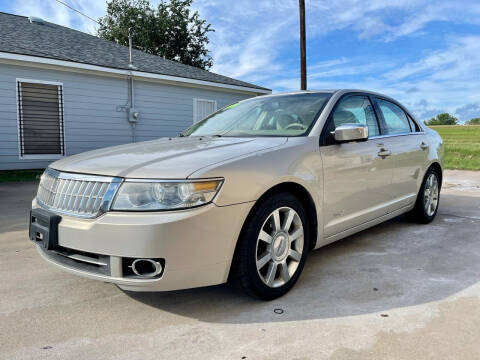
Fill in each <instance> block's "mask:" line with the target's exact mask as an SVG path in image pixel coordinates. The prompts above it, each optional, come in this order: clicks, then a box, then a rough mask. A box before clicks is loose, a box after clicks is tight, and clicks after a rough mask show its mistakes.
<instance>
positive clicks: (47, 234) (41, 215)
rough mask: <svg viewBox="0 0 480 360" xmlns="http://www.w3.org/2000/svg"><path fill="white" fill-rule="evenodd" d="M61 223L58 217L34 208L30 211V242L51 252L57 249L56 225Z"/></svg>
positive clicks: (60, 218)
mask: <svg viewBox="0 0 480 360" xmlns="http://www.w3.org/2000/svg"><path fill="white" fill-rule="evenodd" d="M60 221H62V217H61V216H60V215H57V214H54V213H52V212H51V211H48V210H45V209H42V208H36V209H32V210H31V211H30V226H29V237H30V240H32V241H33V242H35V243H36V244H38V245H40V246H41V247H43V248H44V249H45V250H53V249H55V248H56V247H58V224H59V223H60Z"/></svg>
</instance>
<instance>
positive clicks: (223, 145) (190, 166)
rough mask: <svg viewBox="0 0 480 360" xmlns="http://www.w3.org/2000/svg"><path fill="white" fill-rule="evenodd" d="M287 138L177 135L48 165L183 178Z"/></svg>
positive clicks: (79, 170) (99, 172)
mask: <svg viewBox="0 0 480 360" xmlns="http://www.w3.org/2000/svg"><path fill="white" fill-rule="evenodd" d="M286 141H287V139H286V138H275V137H263V138H233V137H177V138H162V139H158V140H153V141H146V142H140V143H135V144H126V145H120V146H114V147H109V148H104V149H99V150H93V151H88V152H85V153H82V154H77V155H73V156H69V157H67V158H64V159H61V160H58V161H55V162H54V163H53V164H51V165H50V167H51V168H53V169H56V170H59V171H66V172H75V173H84V174H96V175H106V176H118V177H130V178H148V179H154V178H157V179H184V178H187V177H188V176H189V175H190V174H192V173H193V172H195V171H198V170H200V169H201V168H203V167H206V166H211V165H214V164H216V163H219V162H222V161H225V160H229V159H232V158H235V157H239V156H243V155H246V154H251V153H255V152H257V151H261V150H264V149H268V148H272V147H276V146H279V145H282V144H284V143H285V142H286Z"/></svg>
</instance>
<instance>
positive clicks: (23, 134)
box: [17, 81, 65, 157]
mask: <svg viewBox="0 0 480 360" xmlns="http://www.w3.org/2000/svg"><path fill="white" fill-rule="evenodd" d="M62 90H63V89H62V85H61V84H51V83H40V82H28V81H17V91H18V94H17V96H18V124H19V140H20V156H21V157H48V156H52V157H60V156H63V155H65V146H64V120H63V91H62Z"/></svg>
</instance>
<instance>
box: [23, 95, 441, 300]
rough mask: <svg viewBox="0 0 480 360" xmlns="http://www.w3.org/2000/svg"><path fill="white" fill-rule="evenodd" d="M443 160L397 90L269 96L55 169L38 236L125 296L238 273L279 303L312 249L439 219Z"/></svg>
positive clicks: (33, 226) (254, 291) (35, 229)
mask: <svg viewBox="0 0 480 360" xmlns="http://www.w3.org/2000/svg"><path fill="white" fill-rule="evenodd" d="M442 162H443V145H442V139H441V138H440V136H439V135H438V134H437V133H436V132H435V131H433V130H431V129H429V128H428V127H426V126H425V125H424V124H423V123H421V122H419V121H417V120H416V119H415V118H414V116H413V115H412V114H411V113H410V112H409V111H408V110H407V109H406V108H405V107H403V106H402V105H401V104H399V103H398V102H397V101H395V100H393V99H391V98H389V97H387V96H383V95H380V94H377V93H373V92H367V91H359V90H337V91H312V92H298V93H287V94H277V95H267V96H261V97H256V98H251V99H247V100H244V101H240V102H238V103H235V104H232V105H230V106H227V107H225V108H223V109H221V110H219V111H217V112H216V113H214V114H212V115H210V116H208V117H207V118H205V119H204V120H202V121H200V122H198V123H196V124H194V125H193V126H191V127H190V128H188V129H187V130H185V131H184V132H183V133H182V134H180V136H178V137H174V138H161V139H158V140H153V141H148V142H141V143H134V144H127V145H121V146H116V147H110V148H106V149H100V150H94V151H90V152H86V153H83V154H78V155H74V156H70V157H67V158H63V159H61V160H59V161H56V162H54V163H52V164H51V165H50V166H49V167H48V168H47V169H46V170H45V172H44V174H43V175H42V177H41V181H40V186H39V188H38V194H37V196H36V197H35V199H34V200H33V203H32V212H31V217H30V239H31V240H33V241H34V242H35V244H36V245H37V248H38V251H39V253H40V254H41V256H42V257H43V258H44V259H45V260H47V261H48V262H50V263H52V264H54V265H56V266H58V267H60V268H61V269H63V270H66V271H69V272H71V273H73V274H77V275H81V276H85V277H88V278H91V279H96V280H101V281H105V282H111V283H115V284H117V285H118V286H119V287H120V288H121V289H124V290H130V291H166V290H176V289H185V288H194V287H199V286H207V285H214V284H221V283H225V282H227V281H233V282H235V283H237V284H239V285H240V287H241V288H242V289H243V290H244V291H245V292H246V293H247V294H249V295H252V296H255V297H257V298H260V299H264V300H269V299H274V298H277V297H279V296H281V295H283V294H285V293H286V292H287V291H288V290H289V289H290V288H292V286H293V285H294V284H295V282H296V281H297V280H298V278H299V276H300V273H301V272H302V269H303V267H304V264H305V261H306V258H307V255H308V253H309V252H310V251H311V250H313V249H317V248H320V247H322V246H325V245H326V244H329V243H331V242H333V241H336V240H339V239H342V238H345V237H347V236H349V235H352V234H354V233H356V232H358V231H361V230H364V229H366V228H369V227H371V226H373V225H376V224H379V223H381V222H383V221H386V220H388V219H391V218H393V217H396V216H398V215H401V214H403V213H407V214H408V216H409V217H410V218H411V219H413V220H415V221H417V222H420V223H429V222H431V221H432V220H433V219H434V217H435V215H436V213H437V209H438V204H439V197H440V188H441V184H442Z"/></svg>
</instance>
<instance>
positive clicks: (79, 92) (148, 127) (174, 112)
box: [0, 64, 249, 170]
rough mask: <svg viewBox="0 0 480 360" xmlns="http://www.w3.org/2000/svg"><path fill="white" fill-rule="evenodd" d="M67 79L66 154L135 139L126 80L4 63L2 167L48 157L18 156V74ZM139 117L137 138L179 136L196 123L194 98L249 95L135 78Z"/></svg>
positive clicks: (222, 100)
mask: <svg viewBox="0 0 480 360" xmlns="http://www.w3.org/2000/svg"><path fill="white" fill-rule="evenodd" d="M17 78H23V79H33V80H45V81H53V82H60V83H63V96H64V121H65V149H66V152H67V155H73V154H77V153H80V152H84V151H88V150H93V149H98V148H102V147H107V146H114V145H119V144H124V143H128V142H131V141H132V127H131V125H130V124H129V123H128V121H127V114H126V113H125V112H124V111H117V108H118V107H119V106H125V104H126V103H127V100H128V80H127V79H126V78H113V77H112V78H111V77H103V76H97V75H87V74H79V73H69V72H65V71H54V70H48V69H35V68H30V67H22V66H15V65H6V64H0V109H1V111H0V170H5V169H28V168H43V167H46V166H48V164H49V163H50V161H48V160H27V159H19V156H18V124H17V102H16V84H15V82H16V79H17ZM134 92H135V108H136V109H137V110H138V111H139V112H140V120H139V122H138V123H137V125H136V128H135V135H136V140H137V141H145V140H152V139H156V138H160V137H165V136H176V135H177V134H178V133H179V132H181V131H183V130H184V129H186V128H187V127H189V126H191V125H192V124H193V99H194V98H201V99H208V100H216V101H217V107H218V108H219V109H220V108H222V107H224V106H227V105H229V104H231V103H233V102H236V101H239V100H242V99H245V98H247V97H249V96H247V95H243V94H240V93H232V92H227V91H222V90H219V91H216V90H210V89H203V88H189V87H182V86H172V85H165V84H158V83H154V82H145V81H142V82H140V81H135V87H134Z"/></svg>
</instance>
